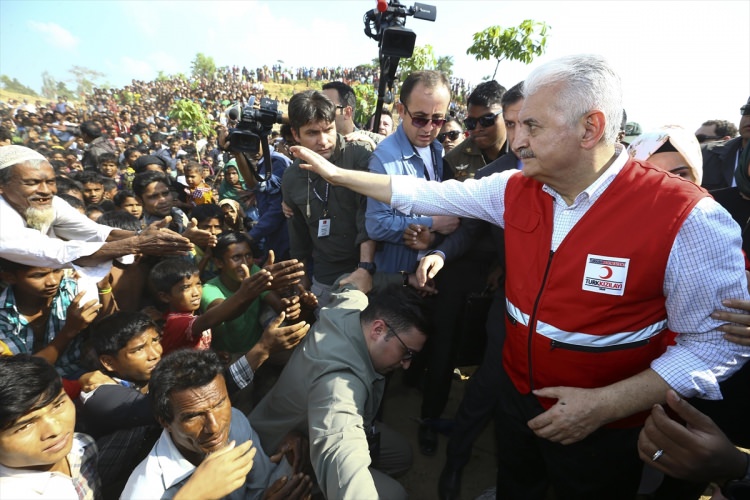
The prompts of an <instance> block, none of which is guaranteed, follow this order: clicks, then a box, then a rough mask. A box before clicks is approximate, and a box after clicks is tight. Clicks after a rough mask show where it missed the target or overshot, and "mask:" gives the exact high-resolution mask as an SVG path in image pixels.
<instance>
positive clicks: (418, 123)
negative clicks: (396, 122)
mask: <svg viewBox="0 0 750 500" xmlns="http://www.w3.org/2000/svg"><path fill="white" fill-rule="evenodd" d="M404 110H406V114H407V115H409V118H411V122H412V124H413V125H414V126H415V127H417V128H422V127H426V126H427V124H428V123H430V122H432V124H433V125H435V127H436V128H440V127H442V126H443V124H444V123H445V118H422V117H419V116H414V115H412V114H411V111H409V108H407V107H406V104H404Z"/></svg>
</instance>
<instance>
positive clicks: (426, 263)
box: [416, 253, 445, 287]
mask: <svg viewBox="0 0 750 500" xmlns="http://www.w3.org/2000/svg"><path fill="white" fill-rule="evenodd" d="M443 264H445V259H443V256H442V255H440V254H439V253H433V254H431V255H425V256H424V257H422V260H420V261H419V266H417V272H416V275H417V284H418V286H420V287H422V286H425V285H426V284H427V281H428V280H432V278H434V277H435V276H437V273H438V272H439V271H440V270H441V269H442V268H443Z"/></svg>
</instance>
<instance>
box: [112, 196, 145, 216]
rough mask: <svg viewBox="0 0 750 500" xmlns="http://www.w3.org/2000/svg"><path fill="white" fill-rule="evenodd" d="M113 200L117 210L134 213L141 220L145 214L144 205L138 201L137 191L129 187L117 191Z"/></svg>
mask: <svg viewBox="0 0 750 500" xmlns="http://www.w3.org/2000/svg"><path fill="white" fill-rule="evenodd" d="M112 201H114V203H115V209H116V210H120V211H123V212H128V213H129V214H132V215H134V216H135V218H136V219H139V220H140V218H141V216H142V215H143V205H141V202H140V201H138V198H136V196H135V193H134V192H132V191H130V190H128V189H125V190H122V191H120V192H119V193H117V194H116V195H115V197H114V198H113V199H112Z"/></svg>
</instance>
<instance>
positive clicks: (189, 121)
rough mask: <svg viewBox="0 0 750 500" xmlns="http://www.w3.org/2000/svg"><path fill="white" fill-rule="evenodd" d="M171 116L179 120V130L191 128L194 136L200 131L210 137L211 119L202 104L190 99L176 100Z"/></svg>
mask: <svg viewBox="0 0 750 500" xmlns="http://www.w3.org/2000/svg"><path fill="white" fill-rule="evenodd" d="M169 117H170V118H173V119H175V120H177V129H178V130H189V131H191V132H192V133H193V137H195V136H196V134H197V133H198V132H201V133H202V134H203V135H204V136H206V137H208V136H209V135H211V131H212V130H213V129H212V127H211V120H209V119H208V116H207V115H206V112H205V111H204V110H203V108H202V107H201V105H200V104H199V103H197V102H195V101H192V100H190V99H180V100H179V101H176V102H175V103H174V104H173V105H172V108H171V109H170V110H169ZM199 159H200V158H199Z"/></svg>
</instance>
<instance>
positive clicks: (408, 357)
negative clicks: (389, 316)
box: [381, 320, 419, 361]
mask: <svg viewBox="0 0 750 500" xmlns="http://www.w3.org/2000/svg"><path fill="white" fill-rule="evenodd" d="M381 321H383V324H384V325H385V327H386V328H388V331H389V332H391V333H392V334H393V336H394V337H396V340H398V341H399V342H400V343H401V345H402V346H404V349H405V350H406V352H405V353H404V355H403V357H402V358H401V361H409V360H411V359H413V358H414V356H416V355H417V354H419V352H418V351H415V350H413V349H409V347H408V346H407V345H406V344H404V341H403V340H401V337H399V336H398V333H396V330H394V329H393V328H391V325H389V324H388V323H386V322H385V320H381Z"/></svg>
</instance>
